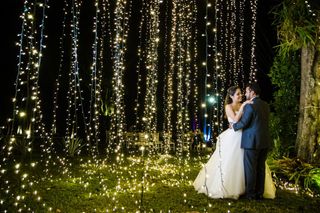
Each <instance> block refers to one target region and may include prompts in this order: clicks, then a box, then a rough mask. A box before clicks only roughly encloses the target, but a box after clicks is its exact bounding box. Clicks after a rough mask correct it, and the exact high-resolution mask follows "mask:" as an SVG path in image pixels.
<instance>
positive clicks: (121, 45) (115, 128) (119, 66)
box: [108, 0, 131, 160]
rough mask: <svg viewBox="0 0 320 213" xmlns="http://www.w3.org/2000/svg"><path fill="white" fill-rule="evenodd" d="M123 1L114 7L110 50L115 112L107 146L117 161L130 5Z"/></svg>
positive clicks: (121, 128)
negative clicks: (115, 155) (115, 154)
mask: <svg viewBox="0 0 320 213" xmlns="http://www.w3.org/2000/svg"><path fill="white" fill-rule="evenodd" d="M127 3H128V2H127V1H125V0H118V1H117V2H116V7H115V12H114V14H115V17H114V28H115V29H114V32H115V34H114V39H113V48H112V60H113V77H112V88H113V94H112V102H113V103H114V106H115V109H116V110H115V112H114V113H113V114H112V117H111V142H110V143H109V145H108V151H109V152H115V153H117V157H116V159H117V160H121V153H120V150H121V147H122V146H123V144H124V129H125V123H124V121H125V112H124V83H123V77H124V71H125V57H124V56H125V53H126V51H127V49H126V39H127V36H128V31H129V25H128V21H129V15H130V9H131V5H130V2H129V4H127ZM127 8H128V9H127Z"/></svg>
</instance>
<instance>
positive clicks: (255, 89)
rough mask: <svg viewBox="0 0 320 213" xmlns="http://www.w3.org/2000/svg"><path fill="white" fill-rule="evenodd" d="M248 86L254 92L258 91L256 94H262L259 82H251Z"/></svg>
mask: <svg viewBox="0 0 320 213" xmlns="http://www.w3.org/2000/svg"><path fill="white" fill-rule="evenodd" d="M247 87H248V88H249V89H250V90H251V91H253V92H254V93H256V95H260V92H261V89H260V87H259V84H257V83H255V82H254V83H249V84H248V85H247Z"/></svg>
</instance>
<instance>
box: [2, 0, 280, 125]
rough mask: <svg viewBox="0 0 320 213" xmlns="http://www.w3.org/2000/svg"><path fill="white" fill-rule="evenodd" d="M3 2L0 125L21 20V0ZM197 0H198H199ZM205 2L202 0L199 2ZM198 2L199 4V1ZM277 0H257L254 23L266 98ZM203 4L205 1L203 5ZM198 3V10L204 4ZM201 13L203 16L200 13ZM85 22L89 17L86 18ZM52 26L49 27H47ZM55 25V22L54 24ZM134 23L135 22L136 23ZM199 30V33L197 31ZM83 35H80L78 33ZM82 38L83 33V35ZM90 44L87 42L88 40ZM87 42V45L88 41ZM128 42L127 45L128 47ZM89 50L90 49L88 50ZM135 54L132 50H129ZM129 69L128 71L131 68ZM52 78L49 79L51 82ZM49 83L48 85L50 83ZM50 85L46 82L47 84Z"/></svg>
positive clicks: (49, 63)
mask: <svg viewBox="0 0 320 213" xmlns="http://www.w3.org/2000/svg"><path fill="white" fill-rule="evenodd" d="M5 2H6V3H5V4H4V3H1V5H0V9H1V11H2V12H1V13H0V21H1V23H0V24H1V29H2V30H1V34H2V37H3V38H2V47H1V51H2V54H1V55H2V56H1V60H0V69H1V77H0V87H1V88H0V125H3V124H4V121H5V119H6V118H8V117H9V116H10V115H11V113H12V105H11V103H10V99H11V98H12V97H13V95H14V81H15V78H16V72H17V54H18V48H17V47H16V46H15V42H17V41H18V37H17V34H18V33H20V30H21V19H20V18H19V15H20V13H21V11H22V6H23V1H17V0H14V1H5ZM55 2H58V1H53V0H51V1H50V2H49V3H50V4H54V3H55ZM199 2H200V1H199ZM201 2H203V3H205V1H201ZM201 2H200V4H201ZM277 2H279V0H260V1H259V3H258V23H257V31H256V32H257V56H256V57H257V62H258V69H259V73H258V77H259V79H261V81H262V82H264V84H263V85H261V86H262V90H263V91H264V92H265V99H267V100H270V99H271V97H272V87H271V83H270V80H269V79H268V77H267V73H268V71H269V69H270V66H271V65H272V60H273V55H274V49H273V46H275V45H276V33H275V29H274V27H272V26H271V22H272V15H270V14H268V11H269V10H270V9H271V8H272V7H273V6H274V5H275V3H277ZM203 5H205V4H203ZM203 5H202V6H199V12H200V11H201V8H204V6H203ZM54 8H55V6H52V7H51V8H50V11H49V14H48V16H49V18H48V25H47V28H48V29H47V30H48V31H47V34H49V39H53V38H52V36H51V35H50V33H51V34H53V33H54V32H55V26H54V23H55V22H56V20H55V19H54V18H53V16H54V15H55V12H54ZM203 16H204V15H203ZM86 21H87V22H89V21H90V19H87V20H86ZM50 25H53V26H50ZM57 25H58V23H57ZM136 26H137V25H136ZM199 33H202V32H199ZM81 36H83V34H81ZM83 37H84V36H83ZM88 43H90V42H88ZM90 45H91V44H90ZM131 45H132V44H130V43H129V44H128V48H130V46H131ZM48 49H50V47H48V48H47V50H45V51H47V52H44V54H46V53H47V54H52V56H53V57H50V58H48V59H47V60H46V64H43V65H44V66H45V68H46V69H50V67H56V68H57V67H58V66H57V65H54V61H55V60H58V59H57V58H56V57H58V55H55V54H57V53H54V52H50V51H51V50H48ZM88 52H89V53H91V50H90V51H88ZM131 54H132V55H135V54H136V53H135V52H133V53H131ZM128 66H134V67H132V69H135V64H134V63H133V62H132V61H128ZM132 69H131V70H132ZM52 76H53V74H52V72H50V70H46V74H45V75H43V80H42V81H47V80H49V79H50V78H52ZM53 83H54V81H52V85H53ZM52 85H51V86H52ZM48 88H50V85H49V87H48Z"/></svg>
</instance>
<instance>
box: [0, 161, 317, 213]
mask: <svg viewBox="0 0 320 213" xmlns="http://www.w3.org/2000/svg"><path fill="white" fill-rule="evenodd" d="M185 160H186V159H179V158H177V157H173V156H154V157H146V158H141V157H140V156H129V157H127V158H125V160H124V161H123V163H121V165H119V164H113V163H107V162H106V161H103V160H100V161H98V162H95V163H93V161H92V160H91V161H89V159H82V160H80V159H74V160H73V161H72V166H68V172H66V173H64V174H62V173H59V172H53V171H56V170H55V168H50V170H49V171H52V173H54V174H53V175H52V177H50V175H45V176H44V175H43V173H42V170H41V169H40V166H39V167H36V168H35V171H34V172H32V175H31V174H30V177H29V179H27V178H26V180H24V181H20V180H18V179H13V180H14V181H15V182H16V184H13V183H12V185H14V186H12V187H13V188H12V190H13V191H14V192H15V197H16V195H17V194H21V196H25V198H24V199H21V200H19V202H18V205H17V207H16V206H15V205H14V202H13V201H10V200H9V199H8V200H6V202H4V204H3V205H2V206H1V207H2V209H7V210H8V212H17V209H22V211H23V212H25V211H28V209H29V211H34V212H48V211H49V210H50V211H52V212H68V213H69V212H138V211H142V212H192V211H193V212H206V211H207V212H317V211H318V209H319V208H320V200H319V198H310V197H304V196H301V195H298V194H296V193H292V192H289V191H285V190H278V191H277V198H276V199H275V200H263V201H246V200H237V201H236V200H227V199H224V200H222V199H208V198H207V197H206V196H205V195H203V194H198V193H196V192H195V191H194V189H193V186H192V182H193V180H194V179H195V177H196V175H197V173H198V171H199V170H200V168H201V165H202V163H203V162H206V161H207V157H202V158H199V157H194V158H189V160H187V161H185ZM40 170H41V171H40ZM29 173H31V172H29ZM31 176H32V177H31ZM143 177H144V182H143ZM28 182H34V184H33V186H32V187H26V188H25V189H24V190H22V189H21V185H23V184H24V183H26V184H28ZM35 191H36V194H35V193H34V192H35ZM142 191H143V193H142ZM2 195H3V192H1V196H2ZM39 197H40V200H37V199H38V198H39Z"/></svg>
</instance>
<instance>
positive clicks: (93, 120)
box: [87, 0, 105, 158]
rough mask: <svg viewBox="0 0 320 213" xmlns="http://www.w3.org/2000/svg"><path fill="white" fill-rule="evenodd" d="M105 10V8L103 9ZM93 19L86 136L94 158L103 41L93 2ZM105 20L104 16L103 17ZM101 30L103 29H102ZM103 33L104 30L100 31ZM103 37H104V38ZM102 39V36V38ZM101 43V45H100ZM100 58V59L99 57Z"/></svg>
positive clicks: (97, 11) (97, 135)
mask: <svg viewBox="0 0 320 213" xmlns="http://www.w3.org/2000/svg"><path fill="white" fill-rule="evenodd" d="M104 8H105V7H104ZM95 9H96V12H95V17H94V23H93V33H94V42H93V45H92V56H93V59H92V65H91V67H90V69H91V84H90V108H89V112H88V118H89V120H88V122H87V125H88V134H89V135H87V141H88V145H89V147H92V148H91V150H90V152H91V153H92V154H93V156H94V158H95V156H96V155H97V154H98V144H99V141H100V138H99V126H100V125H99V109H100V104H101V92H100V91H101V73H102V70H101V68H100V69H99V67H98V66H99V65H101V66H103V63H102V64H99V61H103V54H102V53H103V51H102V53H101V52H100V55H99V49H98V48H103V40H101V38H100V39H99V35H100V34H99V33H100V32H99V29H98V27H99V26H100V22H99V20H100V8H99V1H98V0H96V1H95ZM103 17H104V18H105V16H103ZM102 29H103V28H102ZM102 32H104V30H103V31H102ZM104 37H105V36H104ZM102 38H103V36H102ZM100 42H102V43H100ZM99 56H100V57H99Z"/></svg>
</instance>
